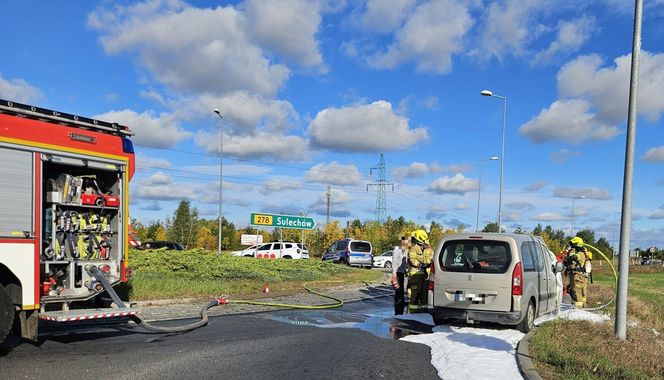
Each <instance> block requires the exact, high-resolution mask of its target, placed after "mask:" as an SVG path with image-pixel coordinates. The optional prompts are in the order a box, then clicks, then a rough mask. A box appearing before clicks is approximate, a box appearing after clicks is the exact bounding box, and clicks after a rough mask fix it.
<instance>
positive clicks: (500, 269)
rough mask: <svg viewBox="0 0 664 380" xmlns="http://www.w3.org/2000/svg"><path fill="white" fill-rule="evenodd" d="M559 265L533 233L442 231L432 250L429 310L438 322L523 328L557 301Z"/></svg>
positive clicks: (530, 324)
mask: <svg viewBox="0 0 664 380" xmlns="http://www.w3.org/2000/svg"><path fill="white" fill-rule="evenodd" d="M562 270H563V265H562V263H558V262H553V261H552V259H551V256H550V255H549V249H548V248H547V247H546V245H545V244H544V242H543V241H542V240H541V239H540V238H539V237H538V236H531V235H522V234H498V233H474V234H458V235H447V236H445V237H443V239H442V240H441V241H440V242H439V243H438V247H437V248H436V251H435V252H434V256H433V262H432V266H431V275H430V277H429V302H428V310H429V313H430V314H431V315H432V317H433V320H434V322H435V323H436V324H437V325H438V324H442V323H444V322H445V320H447V319H456V320H465V321H466V322H467V323H473V322H475V321H483V322H497V323H501V324H506V325H513V326H515V327H516V328H517V329H518V330H520V331H522V332H524V333H527V332H528V331H530V330H531V329H532V327H533V323H534V320H535V318H537V317H538V316H540V315H543V314H548V313H552V312H556V311H557V310H558V308H559V307H560V304H559V302H560V301H559V298H558V292H559V289H558V284H557V281H556V273H558V272H560V271H562Z"/></svg>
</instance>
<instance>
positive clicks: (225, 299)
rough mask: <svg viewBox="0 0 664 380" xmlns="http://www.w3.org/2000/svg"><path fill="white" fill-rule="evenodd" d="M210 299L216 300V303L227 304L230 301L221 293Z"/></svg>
mask: <svg viewBox="0 0 664 380" xmlns="http://www.w3.org/2000/svg"><path fill="white" fill-rule="evenodd" d="M212 301H213V302H216V303H217V305H227V304H228V303H230V300H229V299H228V296H227V295H223V296H221V297H217V298H213V299H212Z"/></svg>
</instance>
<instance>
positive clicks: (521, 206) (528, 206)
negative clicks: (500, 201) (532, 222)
mask: <svg viewBox="0 0 664 380" xmlns="http://www.w3.org/2000/svg"><path fill="white" fill-rule="evenodd" d="M505 207H506V208H511V209H514V210H523V211H528V210H532V209H534V208H535V205H534V204H532V203H530V202H525V201H518V202H511V203H507V204H505Z"/></svg>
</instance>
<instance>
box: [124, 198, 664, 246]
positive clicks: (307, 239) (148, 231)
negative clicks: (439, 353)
mask: <svg viewBox="0 0 664 380" xmlns="http://www.w3.org/2000/svg"><path fill="white" fill-rule="evenodd" d="M132 227H134V229H135V230H136V232H137V234H138V236H139V238H140V240H141V241H154V240H168V241H174V242H177V243H180V244H182V245H183V246H184V247H186V248H187V249H192V248H204V249H210V250H216V249H217V237H218V234H219V221H218V219H204V218H200V217H199V215H198V210H196V208H192V207H191V204H190V202H189V201H188V200H183V201H180V203H179V205H178V207H177V208H176V210H175V212H174V213H173V216H172V217H170V218H167V219H166V220H163V221H162V220H156V221H152V222H149V223H147V224H143V223H140V222H139V221H137V220H135V219H134V220H132ZM467 227H468V226H465V225H463V224H461V225H459V226H457V227H456V228H444V227H443V226H442V225H441V224H440V223H438V222H436V221H432V222H431V224H430V225H429V226H428V228H425V227H424V226H423V225H421V224H418V223H416V222H414V221H412V220H406V219H405V218H404V217H403V216H400V217H398V218H391V217H388V218H387V220H385V221H384V222H383V223H379V222H377V221H373V220H368V221H361V220H359V219H355V220H352V221H348V222H347V223H346V225H345V226H344V225H341V224H340V222H339V221H331V222H330V223H328V224H327V225H325V226H323V227H322V228H316V229H313V230H294V229H277V228H274V229H272V230H268V229H264V228H255V227H252V226H247V227H236V226H235V225H234V224H233V223H231V222H229V221H228V220H226V219H225V218H222V239H221V243H222V244H221V246H222V250H224V251H229V250H241V249H243V248H246V247H243V246H242V245H241V244H240V238H241V235H242V234H252V235H254V234H258V235H262V236H263V241H264V242H270V241H279V240H283V241H295V242H303V243H304V244H306V245H307V247H308V248H309V254H310V255H311V256H314V257H319V256H321V255H322V253H323V252H324V251H325V250H326V249H327V248H328V247H329V246H330V245H331V244H332V243H333V242H334V241H336V240H338V239H343V238H344V237H352V238H354V239H360V240H368V241H370V242H371V243H372V245H373V246H374V251H375V253H376V254H378V253H381V252H385V251H388V250H391V249H392V248H394V247H395V246H396V245H398V243H399V238H400V236H401V235H404V234H409V233H410V232H412V231H414V230H417V229H424V230H426V231H427V233H428V234H429V240H430V241H431V245H432V246H433V247H436V245H437V243H438V241H440V239H441V238H442V237H443V236H445V235H448V234H453V233H461V232H467V231H466V228H467ZM482 232H498V225H497V223H488V224H487V225H486V226H484V228H483V229H482ZM503 232H504V230H503ZM514 232H515V233H522V234H533V235H538V236H541V237H542V239H543V240H544V241H545V243H546V244H547V246H548V247H549V248H550V249H551V250H552V251H553V252H554V253H556V254H557V253H559V252H560V251H562V249H563V248H564V247H565V245H566V244H567V242H568V241H569V239H570V238H571V237H570V236H568V235H567V234H566V233H565V232H564V231H563V230H560V229H558V230H556V229H554V228H553V227H552V226H550V225H547V226H542V225H541V224H538V225H537V226H536V227H535V228H534V229H533V230H532V231H527V230H525V229H522V228H517V229H516V230H515V231H514ZM576 236H580V237H581V238H583V240H584V242H586V243H587V244H591V245H593V246H595V247H596V248H597V249H599V250H600V251H602V252H604V253H605V254H606V255H607V256H608V257H612V256H613V255H614V250H613V248H612V247H611V244H609V242H608V241H607V240H606V239H605V238H604V237H601V238H599V239H596V237H595V232H594V231H593V230H590V229H584V230H580V231H578V232H577V233H576ZM662 253H664V251H662Z"/></svg>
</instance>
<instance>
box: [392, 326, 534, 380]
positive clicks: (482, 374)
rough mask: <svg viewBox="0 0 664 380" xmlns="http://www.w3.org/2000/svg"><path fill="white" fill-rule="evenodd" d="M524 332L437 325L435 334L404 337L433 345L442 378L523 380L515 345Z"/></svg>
mask: <svg viewBox="0 0 664 380" xmlns="http://www.w3.org/2000/svg"><path fill="white" fill-rule="evenodd" d="M523 335H524V334H523V333H521V332H519V331H517V330H513V329H508V328H506V329H500V330H498V329H483V328H475V327H454V326H437V327H435V328H434V333H433V334H422V335H410V336H407V337H405V338H401V339H402V340H405V341H408V342H415V343H422V344H426V345H427V346H429V347H430V348H431V364H433V366H434V367H435V368H436V370H437V371H438V376H440V377H441V378H442V379H488V378H491V379H492V380H499V379H510V380H511V379H520V378H521V374H520V373H519V367H518V366H517V364H516V359H515V349H516V344H517V343H518V342H519V341H520V340H521V338H523Z"/></svg>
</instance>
